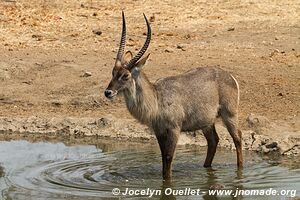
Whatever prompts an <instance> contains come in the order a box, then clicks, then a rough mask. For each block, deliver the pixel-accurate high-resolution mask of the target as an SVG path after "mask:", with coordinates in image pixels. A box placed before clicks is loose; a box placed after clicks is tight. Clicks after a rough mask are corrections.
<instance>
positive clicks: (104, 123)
mask: <svg viewBox="0 0 300 200" xmlns="http://www.w3.org/2000/svg"><path fill="white" fill-rule="evenodd" d="M96 124H97V126H99V127H106V126H108V125H109V124H110V120H109V119H107V118H105V117H102V118H100V119H99V120H98V121H97V122H96Z"/></svg>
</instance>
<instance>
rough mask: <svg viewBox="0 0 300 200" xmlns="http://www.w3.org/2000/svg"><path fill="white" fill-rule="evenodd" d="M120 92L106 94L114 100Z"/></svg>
mask: <svg viewBox="0 0 300 200" xmlns="http://www.w3.org/2000/svg"><path fill="white" fill-rule="evenodd" d="M117 94H118V92H114V93H111V94H110V95H108V96H106V98H108V99H109V100H113V99H114V98H115V97H116V96H117Z"/></svg>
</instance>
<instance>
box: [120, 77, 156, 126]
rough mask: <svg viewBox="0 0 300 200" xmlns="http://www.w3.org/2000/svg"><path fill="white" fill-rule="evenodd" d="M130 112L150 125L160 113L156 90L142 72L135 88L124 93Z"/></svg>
mask: <svg viewBox="0 0 300 200" xmlns="http://www.w3.org/2000/svg"><path fill="white" fill-rule="evenodd" d="M124 97H125V102H126V105H127V108H128V110H129V112H130V113H131V114H132V115H133V116H134V117H135V118H136V119H137V120H139V121H140V122H141V123H143V124H149V123H151V121H152V120H153V119H154V118H155V117H156V115H157V111H158V103H157V95H156V90H155V88H154V87H153V85H152V83H151V82H150V81H149V80H148V78H147V77H146V75H145V74H144V73H143V72H141V73H140V75H139V76H138V77H137V78H136V79H135V81H134V83H133V86H132V87H131V88H130V89H126V90H125V91H124Z"/></svg>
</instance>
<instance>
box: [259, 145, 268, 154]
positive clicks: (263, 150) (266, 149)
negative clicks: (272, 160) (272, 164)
mask: <svg viewBox="0 0 300 200" xmlns="http://www.w3.org/2000/svg"><path fill="white" fill-rule="evenodd" d="M261 152H263V153H269V152H270V149H268V148H267V147H266V146H261Z"/></svg>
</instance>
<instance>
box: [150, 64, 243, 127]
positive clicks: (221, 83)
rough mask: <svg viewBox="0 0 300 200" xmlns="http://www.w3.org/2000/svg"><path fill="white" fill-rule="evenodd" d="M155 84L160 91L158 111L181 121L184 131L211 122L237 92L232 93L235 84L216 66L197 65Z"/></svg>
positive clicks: (235, 87) (234, 100)
mask: <svg viewBox="0 0 300 200" xmlns="http://www.w3.org/2000/svg"><path fill="white" fill-rule="evenodd" d="M155 87H156V90H157V92H158V93H159V94H158V97H159V99H158V102H159V103H160V104H161V106H160V107H161V108H162V109H161V112H162V113H163V114H164V115H167V116H168V117H171V118H172V120H177V121H178V122H179V123H182V124H183V130H184V131H185V130H187V131H192V130H197V129H200V128H202V127H204V126H207V125H209V124H212V123H214V121H215V119H216V117H217V115H218V111H219V108H220V107H221V106H222V104H223V102H225V103H227V104H228V102H229V103H231V104H232V102H233V103H234V104H236V101H237V99H238V97H237V96H238V92H235V91H237V87H238V86H237V83H236V82H235V80H234V78H233V77H232V76H231V75H230V74H229V73H228V72H226V71H224V70H222V69H221V68H218V67H202V68H196V69H193V70H190V71H188V72H186V73H183V74H180V75H177V76H171V77H166V78H163V79H159V80H158V81H157V82H156V83H155ZM234 93H236V94H234ZM231 95H233V96H235V97H232V96H231ZM224 98H226V99H224ZM228 98H232V99H233V100H228ZM231 101H232V102H231ZM233 107H234V106H233ZM175 113H176V114H175Z"/></svg>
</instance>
